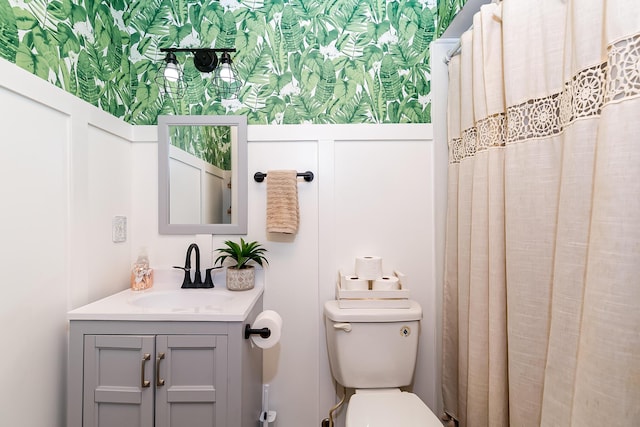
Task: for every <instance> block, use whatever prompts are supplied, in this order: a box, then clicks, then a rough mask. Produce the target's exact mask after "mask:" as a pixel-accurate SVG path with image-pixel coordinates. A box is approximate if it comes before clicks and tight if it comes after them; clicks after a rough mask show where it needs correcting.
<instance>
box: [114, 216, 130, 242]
mask: <svg viewBox="0 0 640 427" xmlns="http://www.w3.org/2000/svg"><path fill="white" fill-rule="evenodd" d="M111 239H112V240H113V242H114V243H120V242H126V241H127V217H126V216H114V217H113V221H111Z"/></svg>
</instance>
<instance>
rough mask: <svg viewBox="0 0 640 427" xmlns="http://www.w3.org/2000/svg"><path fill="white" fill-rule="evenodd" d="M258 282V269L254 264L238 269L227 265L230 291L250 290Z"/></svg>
mask: <svg viewBox="0 0 640 427" xmlns="http://www.w3.org/2000/svg"><path fill="white" fill-rule="evenodd" d="M255 283H256V270H255V268H254V267H253V266H249V267H246V268H241V269H237V268H235V267H227V289H229V290H230V291H248V290H249V289H253V287H254V285H255Z"/></svg>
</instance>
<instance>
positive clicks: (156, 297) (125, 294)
mask: <svg viewBox="0 0 640 427" xmlns="http://www.w3.org/2000/svg"><path fill="white" fill-rule="evenodd" d="M154 276H155V278H154V282H155V283H154V286H153V287H152V288H151V289H147V290H144V291H132V290H131V289H127V290H124V291H121V292H118V293H116V294H113V295H111V296H108V297H106V298H103V299H100V300H98V301H95V302H92V303H90V304H87V305H84V306H82V307H79V308H76V309H75V310H72V311H70V312H68V313H67V318H68V319H69V320H139V321H208V322H241V321H243V320H245V319H246V318H247V316H248V315H249V313H250V312H251V309H252V308H253V306H254V305H255V303H256V302H257V301H258V299H259V298H260V296H261V295H262V292H263V290H264V281H263V280H262V279H263V275H262V271H260V270H257V271H256V285H255V287H254V288H253V289H250V290H248V291H230V290H228V289H227V288H226V286H225V275H224V273H217V274H216V275H215V276H214V284H215V287H214V288H212V289H181V288H180V285H181V284H182V277H183V273H182V272H181V271H179V270H177V271H176V272H173V271H168V272H163V271H155V272H154ZM202 277H203V278H204V274H203V275H202Z"/></svg>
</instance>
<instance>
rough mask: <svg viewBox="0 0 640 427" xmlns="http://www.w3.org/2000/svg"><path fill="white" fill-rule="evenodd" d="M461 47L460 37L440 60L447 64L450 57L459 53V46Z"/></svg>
mask: <svg viewBox="0 0 640 427" xmlns="http://www.w3.org/2000/svg"><path fill="white" fill-rule="evenodd" d="M461 47H462V39H459V40H458V42H457V43H456V44H455V45H454V46H453V49H451V50H450V51H448V52H447V54H446V55H445V57H444V59H443V60H442V61H443V62H444V63H445V64H447V65H449V61H451V58H453V57H454V56H456V55H457V54H459V53H460V48H461Z"/></svg>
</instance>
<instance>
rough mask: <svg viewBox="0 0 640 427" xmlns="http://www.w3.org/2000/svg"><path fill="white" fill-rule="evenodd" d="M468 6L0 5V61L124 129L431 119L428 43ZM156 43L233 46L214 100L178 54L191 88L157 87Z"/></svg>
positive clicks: (277, 1) (254, 2)
mask: <svg viewBox="0 0 640 427" xmlns="http://www.w3.org/2000/svg"><path fill="white" fill-rule="evenodd" d="M463 4H464V0H439V2H438V3H436V0H204V1H201V0H199V1H194V0H0V57H2V58H4V59H6V60H8V61H11V62H13V63H15V64H16V65H18V66H20V67H22V68H24V69H26V70H28V71H29V72H31V73H33V74H36V75H37V76H39V77H41V78H43V79H45V80H47V81H49V82H50V83H51V84H54V85H56V86H58V87H60V88H62V89H64V90H65V91H67V92H70V93H72V94H74V95H76V96H78V97H79V98H82V99H84V100H85V101H87V102H89V103H91V104H93V105H95V106H97V107H99V108H101V109H103V110H105V111H107V112H109V113H111V114H113V115H114V116H116V117H119V118H122V119H124V120H126V121H128V122H129V123H132V124H155V123H156V121H157V116H158V115H159V114H242V115H246V116H247V119H248V122H249V123H251V124H300V123H428V122H430V121H431V114H430V69H429V65H428V60H429V49H428V47H429V43H430V42H431V41H432V40H433V39H434V38H435V37H436V36H437V35H438V34H441V33H442V31H444V29H445V28H446V26H447V25H448V24H449V22H450V21H451V19H453V17H454V16H455V14H456V13H457V11H459V9H460V8H461V7H462V6H463ZM161 47H216V48H228V47H235V48H236V49H237V52H236V53H235V54H234V56H232V58H233V61H234V64H235V65H236V67H237V70H238V72H239V74H240V78H241V80H242V82H243V85H242V88H241V90H240V93H239V95H238V98H237V99H233V100H227V99H220V98H218V97H217V94H216V92H215V90H214V88H213V86H212V84H211V77H212V76H211V75H210V74H202V73H200V72H199V71H197V70H196V69H195V67H194V66H193V61H192V60H191V56H190V55H189V54H187V55H185V54H178V60H179V61H180V63H181V64H182V65H183V66H184V73H185V80H186V81H187V83H188V88H187V92H186V94H185V95H184V97H183V98H181V99H173V98H171V97H170V96H168V95H166V96H165V95H164V94H162V93H161V92H160V90H159V87H158V85H157V84H156V83H155V77H156V74H157V70H158V66H159V65H160V63H161V61H162V59H163V57H164V55H163V54H162V53H161V52H160V48H161Z"/></svg>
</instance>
